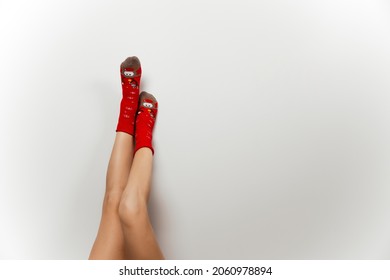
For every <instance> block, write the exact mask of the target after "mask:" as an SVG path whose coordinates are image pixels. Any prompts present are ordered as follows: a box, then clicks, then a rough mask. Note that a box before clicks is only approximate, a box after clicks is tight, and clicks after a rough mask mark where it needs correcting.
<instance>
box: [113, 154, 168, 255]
mask: <svg viewBox="0 0 390 280" xmlns="http://www.w3.org/2000/svg"><path fill="white" fill-rule="evenodd" d="M152 164H153V154H152V151H151V149H149V148H140V149H139V150H138V151H137V152H136V153H135V156H134V160H133V164H132V167H131V171H130V175H129V180H128V182H127V186H126V189H125V190H124V192H123V195H122V199H121V202H120V205H119V216H120V220H121V222H122V229H123V234H124V244H125V256H126V259H164V256H163V254H162V252H161V250H160V247H159V245H158V243H157V240H156V237H155V235H154V232H153V228H152V225H151V224H150V220H149V214H148V209H147V203H148V199H149V193H150V181H151V176H152Z"/></svg>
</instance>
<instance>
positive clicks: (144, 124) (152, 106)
mask: <svg viewBox="0 0 390 280" xmlns="http://www.w3.org/2000/svg"><path fill="white" fill-rule="evenodd" d="M157 111H158V102H157V100H156V98H155V97H154V96H153V95H152V94H150V93H147V92H146V91H143V92H141V94H140V98H139V106H138V112H137V120H136V129H135V152H136V151H137V150H139V149H140V148H143V147H146V148H149V149H151V150H152V153H153V154H154V149H153V146H152V138H153V127H154V123H155V122H156V118H157Z"/></svg>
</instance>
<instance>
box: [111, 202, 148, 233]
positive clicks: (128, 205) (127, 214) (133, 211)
mask: <svg viewBox="0 0 390 280" xmlns="http://www.w3.org/2000/svg"><path fill="white" fill-rule="evenodd" d="M118 209H119V219H120V221H121V223H122V225H124V226H127V227H131V226H135V225H137V226H139V225H140V223H143V222H145V221H147V219H148V218H147V217H148V211H147V205H146V202H145V201H143V200H142V199H141V198H138V197H134V196H128V195H123V196H122V198H121V200H120V203H119V208H118Z"/></svg>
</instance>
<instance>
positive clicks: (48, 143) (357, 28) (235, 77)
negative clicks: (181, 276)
mask: <svg viewBox="0 0 390 280" xmlns="http://www.w3.org/2000/svg"><path fill="white" fill-rule="evenodd" d="M132 55H136V56H138V57H139V58H140V60H141V62H142V67H143V80H142V89H143V90H146V91H149V92H151V93H153V94H155V96H156V97H157V99H158V101H159V108H160V109H159V110H160V111H159V116H158V121H157V124H156V127H155V133H154V144H155V150H156V153H155V162H154V172H153V184H152V197H151V201H150V211H151V216H152V222H153V225H154V227H155V231H156V234H157V237H158V240H159V242H160V244H161V247H162V250H163V251H164V253H165V255H166V257H167V258H168V259H388V258H390V219H389V216H390V203H389V200H390V173H389V167H390V149H389V143H390V110H389V106H390V95H389V93H390V78H389V77H390V2H389V1H385V0H382V1H381V0H330V1H313V0H294V1H282V0H272V1H270V0H269V1H268V0H267V1H266V0H263V1H255V0H253V1H250V0H242V1H205V0H203V1H202V0H201V1H199V0H198V1H195V0H190V1H179V0H177V1H157V0H156V1H119V0H114V1H97V0H94V1H76V0H72V1H70V0H66V1H65V0H58V1H49V0H47V1H43V0H37V1H27V0H26V1H17V0H12V1H11V0H8V1H0V94H1V96H0V97H1V98H0V133H1V136H0V258H1V259H85V258H87V257H88V254H89V251H90V248H91V246H92V244H93V241H94V238H95V236H96V233H97V229H98V225H99V221H100V214H101V205H102V199H103V195H104V188H105V175H106V168H107V163H108V159H109V156H110V153H111V149H112V144H113V140H114V137H115V128H116V122H117V117H118V112H119V102H120V98H121V85H120V77H119V65H120V63H121V62H122V61H123V60H124V59H125V58H126V57H127V56H132Z"/></svg>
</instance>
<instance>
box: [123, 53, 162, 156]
mask: <svg viewBox="0 0 390 280" xmlns="http://www.w3.org/2000/svg"><path fill="white" fill-rule="evenodd" d="M120 72H121V80H122V101H121V104H120V112H119V119H118V125H117V128H116V131H117V132H118V131H121V132H126V133H128V134H130V135H133V136H134V137H135V149H134V153H135V152H136V151H138V150H139V149H140V148H143V147H147V148H149V149H151V150H152V153H153V154H154V149H153V146H152V136H153V127H154V123H155V121H156V117H157V111H158V103H157V100H156V98H154V96H153V95H151V94H149V93H147V92H145V91H143V92H141V94H140V93H139V86H140V83H141V75H142V69H141V63H140V61H139V59H138V58H137V57H135V56H132V57H128V58H127V59H126V60H125V61H124V62H122V64H121V67H120Z"/></svg>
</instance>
